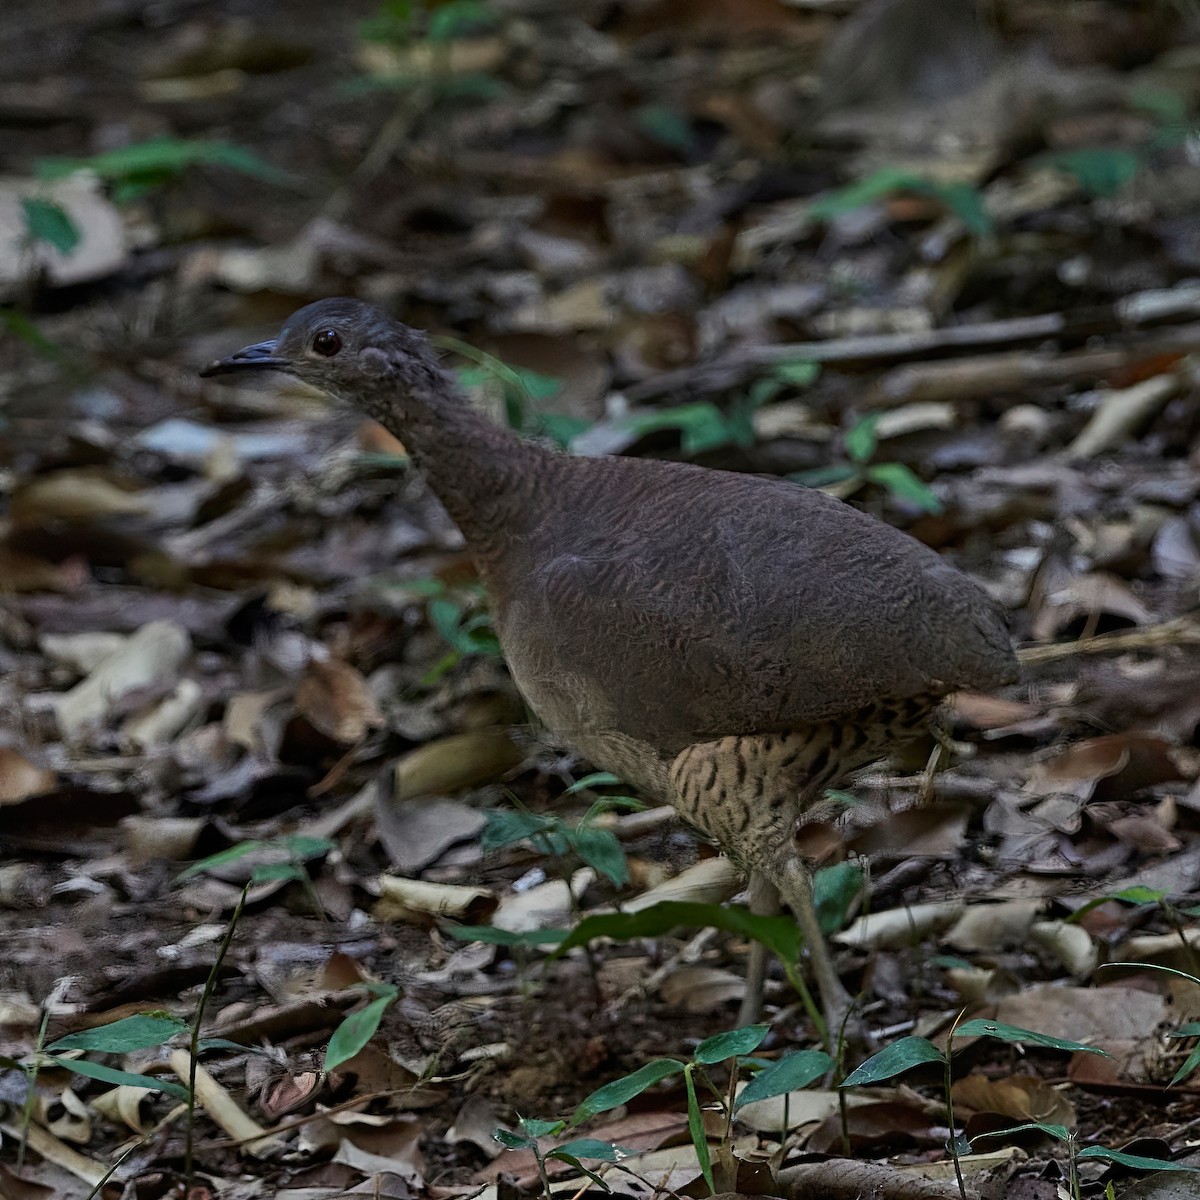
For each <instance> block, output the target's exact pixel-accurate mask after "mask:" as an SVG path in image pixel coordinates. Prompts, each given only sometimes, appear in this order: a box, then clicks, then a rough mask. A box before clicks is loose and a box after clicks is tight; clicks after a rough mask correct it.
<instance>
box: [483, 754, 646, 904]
mask: <svg viewBox="0 0 1200 1200" xmlns="http://www.w3.org/2000/svg"><path fill="white" fill-rule="evenodd" d="M620 782H621V781H620V780H619V779H618V778H617V777H616V776H615V775H612V774H610V773H609V772H607V771H597V772H595V773H594V774H592V775H586V776H584V778H583V779H579V780H576V782H574V783H573V784H571V786H570V787H568V788H567V790H566V791H565V792H564V793H563V795H564V796H574V795H578V794H579V793H580V792H583V791H587V790H589V789H591V788H596V787H607V786H611V785H613V784H619V783H620ZM645 807H646V806H645V805H644V804H643V803H642V802H641V801H640V800H637V799H635V798H634V797H633V796H598V797H597V798H596V799H595V800H594V801H593V803H592V806H591V807H590V808H589V809H588V810H587V812H586V813H584V815H583V816H582V817H580V818H579V820H578V821H577V822H575V823H574V824H570V823H568V822H567V821H564V820H563V819H562V818H561V817H559V816H557V815H556V814H554V813H533V812H530V811H529V810H528V809H527V808H525V807H523V806H521V807H518V808H515V809H492V810H491V811H490V812H488V814H487V818H486V819H487V824H486V825H485V826H484V829H483V838H482V844H483V849H484V850H485V851H490V850H500V849H502V848H503V847H505V846H512V845H514V844H515V843H517V842H523V841H526V840H528V841H530V842H532V843H533V845H534V846H535V847H536V848H537V850H538V851H539V853H541V854H544V855H545V856H546V857H547V858H551V859H555V860H558V861H561V860H563V859H565V858H567V857H568V856H570V855H574V856H576V857H577V858H580V859H582V860H583V861H584V862H585V863H587V865H588V866H589V867H593V868H594V869H595V870H597V871H599V872H600V874H601V875H603V876H604V877H605V878H606V879H607V880H609V882H610V883H612V884H613V886H614V887H624V886H625V884H627V883H628V882H629V867H628V865H627V864H626V861H625V850H624V848H623V847H622V845H621V843H620V841H619V840H618V839H617V836H616V834H615V833H613V832H612V830H611V829H603V828H601V827H600V826H598V825H597V824H596V820H597V818H599V817H601V816H603V815H604V814H605V813H608V812H612V811H614V810H616V809H622V810H624V811H626V812H637V811H639V810H641V809H643V808H645ZM565 874H566V875H567V876H568V877H569V875H570V870H569V868H567V870H566V872H565Z"/></svg>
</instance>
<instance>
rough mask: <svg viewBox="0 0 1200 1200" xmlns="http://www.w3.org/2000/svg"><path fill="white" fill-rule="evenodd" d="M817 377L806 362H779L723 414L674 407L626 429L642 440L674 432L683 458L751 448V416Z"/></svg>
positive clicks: (704, 403)
mask: <svg viewBox="0 0 1200 1200" xmlns="http://www.w3.org/2000/svg"><path fill="white" fill-rule="evenodd" d="M819 374H820V366H819V365H818V364H817V363H814V362H809V361H808V360H807V359H798V360H796V361H794V362H781V363H777V364H776V365H774V366H773V367H772V368H771V370H770V372H769V373H768V374H767V375H765V376H763V377H762V378H761V379H756V380H755V381H754V383H752V384H751V385H750V387H749V388H748V389H747V390H746V391H745V392H744V393H743V394H741V395H739V396H735V397H734V399H733V400H732V401H731V402H730V404H729V406H728V409H727V410H726V411H723V410H722V409H720V408H718V407H717V406H716V405H715V404H713V403H712V402H711V401H708V400H698V401H696V402H694V403H692V404H678V405H676V406H675V407H674V408H666V409H663V410H662V411H660V412H647V413H637V414H636V415H634V416H630V417H628V418H627V419H626V422H625V424H626V426H627V427H628V428H629V429H631V430H632V431H633V432H634V433H636V434H637V435H638V436H639V437H643V436H645V435H646V434H648V433H657V432H658V431H659V430H662V429H677V430H679V433H680V447H681V449H682V450H683V452H684V454H688V455H696V454H703V453H705V452H706V451H710V450H720V449H722V448H723V447H725V446H752V445H753V444H754V413H755V411H756V410H757V409H759V408H761V407H762V406H763V405H764V404H768V403H769V402H770V401H772V400H774V399H775V398H776V397H777V396H779V394H780V393H781V392H783V391H784V390H785V389H788V388H791V389H800V388H806V387H809V386H810V385H811V384H812V383H813V382H814V381H815V380H816V378H817V376H818V375H819Z"/></svg>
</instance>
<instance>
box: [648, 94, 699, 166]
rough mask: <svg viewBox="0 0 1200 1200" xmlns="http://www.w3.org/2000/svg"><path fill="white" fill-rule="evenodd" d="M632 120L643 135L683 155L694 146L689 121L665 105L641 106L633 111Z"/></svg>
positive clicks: (694, 138) (694, 142) (694, 139)
mask: <svg viewBox="0 0 1200 1200" xmlns="http://www.w3.org/2000/svg"><path fill="white" fill-rule="evenodd" d="M633 119H634V120H635V121H636V122H637V125H638V128H639V129H640V130H641V131H642V132H643V133H645V134H647V135H648V136H649V137H652V138H653V139H654V140H655V141H656V142H661V143H662V144H663V145H664V146H668V147H670V148H671V149H672V150H678V151H679V152H680V153H681V154H683V155H687V154H690V153H691V151H692V149H693V148H694V147H695V145H696V134H695V132H694V131H693V130H692V123H691V121H689V120H688V118H687V117H686V116H684V114H683V113H680V112H677V111H676V110H675V109H673V108H668V107H667V106H666V105H665V104H643V105H642V106H641V108H636V109H634V110H633Z"/></svg>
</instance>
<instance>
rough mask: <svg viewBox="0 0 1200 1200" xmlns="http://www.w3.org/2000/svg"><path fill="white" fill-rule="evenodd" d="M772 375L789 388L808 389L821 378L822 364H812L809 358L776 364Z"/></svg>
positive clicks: (772, 369)
mask: <svg viewBox="0 0 1200 1200" xmlns="http://www.w3.org/2000/svg"><path fill="white" fill-rule="evenodd" d="M771 374H772V375H773V376H774V377H775V378H776V379H778V380H779V381H780V382H781V383H786V384H787V385H788V386H789V387H795V388H806V387H811V386H812V385H813V384H814V383H816V382H817V380H818V378H820V375H821V364H820V363H815V362H810V361H809V360H808V359H807V358H797V359H793V360H792V361H791V362H780V363H776V364H775V365H774V366H773V367H772V368H771Z"/></svg>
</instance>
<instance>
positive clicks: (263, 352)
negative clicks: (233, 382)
mask: <svg viewBox="0 0 1200 1200" xmlns="http://www.w3.org/2000/svg"><path fill="white" fill-rule="evenodd" d="M277 350H278V343H277V342H276V341H275V339H274V338H272V339H271V340H270V341H267V342H255V343H254V345H253V346H244V347H242V349H241V350H239V351H238V352H237V353H236V354H231V355H230V356H229V357H228V358H218V359H217V360H216V362H211V363H209V364H208V366H207V367H203V368H202V369H201V371H200V374H201V375H202V376H203V377H204V378H205V379H207V378H208V377H209V376H210V375H224V374H226V373H228V372H230V371H245V370H249V369H251V368H255V369H258V370H271V369H274V370H276V371H284V370H286V369H287V367H288V361H287V359H286V358H280V357H279V355H278V354H277V353H276V351H277Z"/></svg>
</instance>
